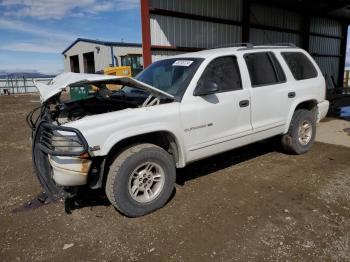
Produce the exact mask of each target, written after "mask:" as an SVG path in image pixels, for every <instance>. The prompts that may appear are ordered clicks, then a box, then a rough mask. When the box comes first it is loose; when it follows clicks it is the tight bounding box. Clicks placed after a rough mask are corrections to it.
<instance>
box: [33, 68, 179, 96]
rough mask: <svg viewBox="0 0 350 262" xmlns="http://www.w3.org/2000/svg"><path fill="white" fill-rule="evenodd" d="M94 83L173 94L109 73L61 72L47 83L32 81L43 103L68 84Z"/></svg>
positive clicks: (158, 93) (156, 93)
mask: <svg viewBox="0 0 350 262" xmlns="http://www.w3.org/2000/svg"><path fill="white" fill-rule="evenodd" d="M94 83H106V84H118V85H127V86H132V87H135V88H139V89H142V90H144V91H146V92H149V93H150V94H152V95H153V96H154V97H158V96H162V95H163V96H166V97H169V98H174V96H173V95H171V94H168V93H167V92H164V91H162V90H160V89H158V88H156V87H153V86H150V85H148V84H146V83H143V82H141V81H138V80H136V79H134V78H131V77H124V76H109V75H97V74H78V73H70V72H69V73H62V74H60V75H58V76H56V77H55V78H54V79H52V80H51V81H50V82H49V83H48V84H43V83H39V82H34V84H35V86H36V88H37V89H38V90H39V92H40V99H41V102H42V103H44V102H45V101H47V100H48V99H50V98H51V97H53V96H55V95H57V94H59V93H61V92H62V90H64V89H65V88H66V87H68V86H70V85H78V84H94Z"/></svg>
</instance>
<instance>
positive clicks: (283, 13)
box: [250, 4, 302, 30]
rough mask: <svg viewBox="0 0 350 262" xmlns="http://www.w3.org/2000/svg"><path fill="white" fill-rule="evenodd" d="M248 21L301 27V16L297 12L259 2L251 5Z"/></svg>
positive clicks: (289, 27)
mask: <svg viewBox="0 0 350 262" xmlns="http://www.w3.org/2000/svg"><path fill="white" fill-rule="evenodd" d="M250 22H251V23H252V24H261V25H269V26H275V27H279V28H287V29H294V30H301V28H302V20H301V16H300V15H299V14H298V13H295V12H291V11H288V10H285V9H282V8H276V7H270V6H265V5H261V4H252V5H251V8H250Z"/></svg>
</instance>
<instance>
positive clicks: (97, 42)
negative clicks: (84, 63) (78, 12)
mask: <svg viewBox="0 0 350 262" xmlns="http://www.w3.org/2000/svg"><path fill="white" fill-rule="evenodd" d="M78 42H86V43H92V44H99V45H105V46H122V47H142V45H141V44H139V43H126V42H111V41H101V40H93V39H87V38H77V40H75V41H74V42H73V43H71V44H70V45H69V46H68V47H67V48H66V49H65V50H64V51H63V52H62V55H64V54H65V53H66V52H67V51H68V50H69V49H71V48H72V47H73V46H74V45H75V44H76V43H78Z"/></svg>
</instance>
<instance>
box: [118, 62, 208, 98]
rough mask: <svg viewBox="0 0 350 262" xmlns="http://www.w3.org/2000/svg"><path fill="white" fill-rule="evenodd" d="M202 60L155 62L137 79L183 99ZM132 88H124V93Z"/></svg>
mask: <svg viewBox="0 0 350 262" xmlns="http://www.w3.org/2000/svg"><path fill="white" fill-rule="evenodd" d="M202 61H203V59H201V58H172V59H165V60H160V61H157V62H154V63H153V64H151V65H150V66H149V67H147V68H146V69H145V70H143V71H142V72H141V73H140V74H138V75H137V76H136V77H135V78H136V79H137V80H139V81H141V82H144V83H146V84H149V85H151V86H153V87H156V88H158V89H160V90H162V91H164V92H167V93H169V94H171V95H173V96H177V97H181V96H182V95H183V94H184V92H185V91H186V88H187V86H188V84H189V83H190V81H191V79H192V77H193V76H194V74H195V72H196V71H197V69H198V67H199V65H200V64H201V63H202ZM131 89H132V88H130V87H124V88H123V90H124V91H126V90H127V91H129V92H130V91H131Z"/></svg>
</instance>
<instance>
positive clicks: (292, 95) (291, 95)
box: [288, 92, 296, 98]
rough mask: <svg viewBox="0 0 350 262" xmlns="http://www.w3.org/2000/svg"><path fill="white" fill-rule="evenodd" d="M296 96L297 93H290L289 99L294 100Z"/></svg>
mask: <svg viewBox="0 0 350 262" xmlns="http://www.w3.org/2000/svg"><path fill="white" fill-rule="evenodd" d="M295 95H296V94H295V92H289V93H288V97H289V98H294V97H295Z"/></svg>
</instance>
